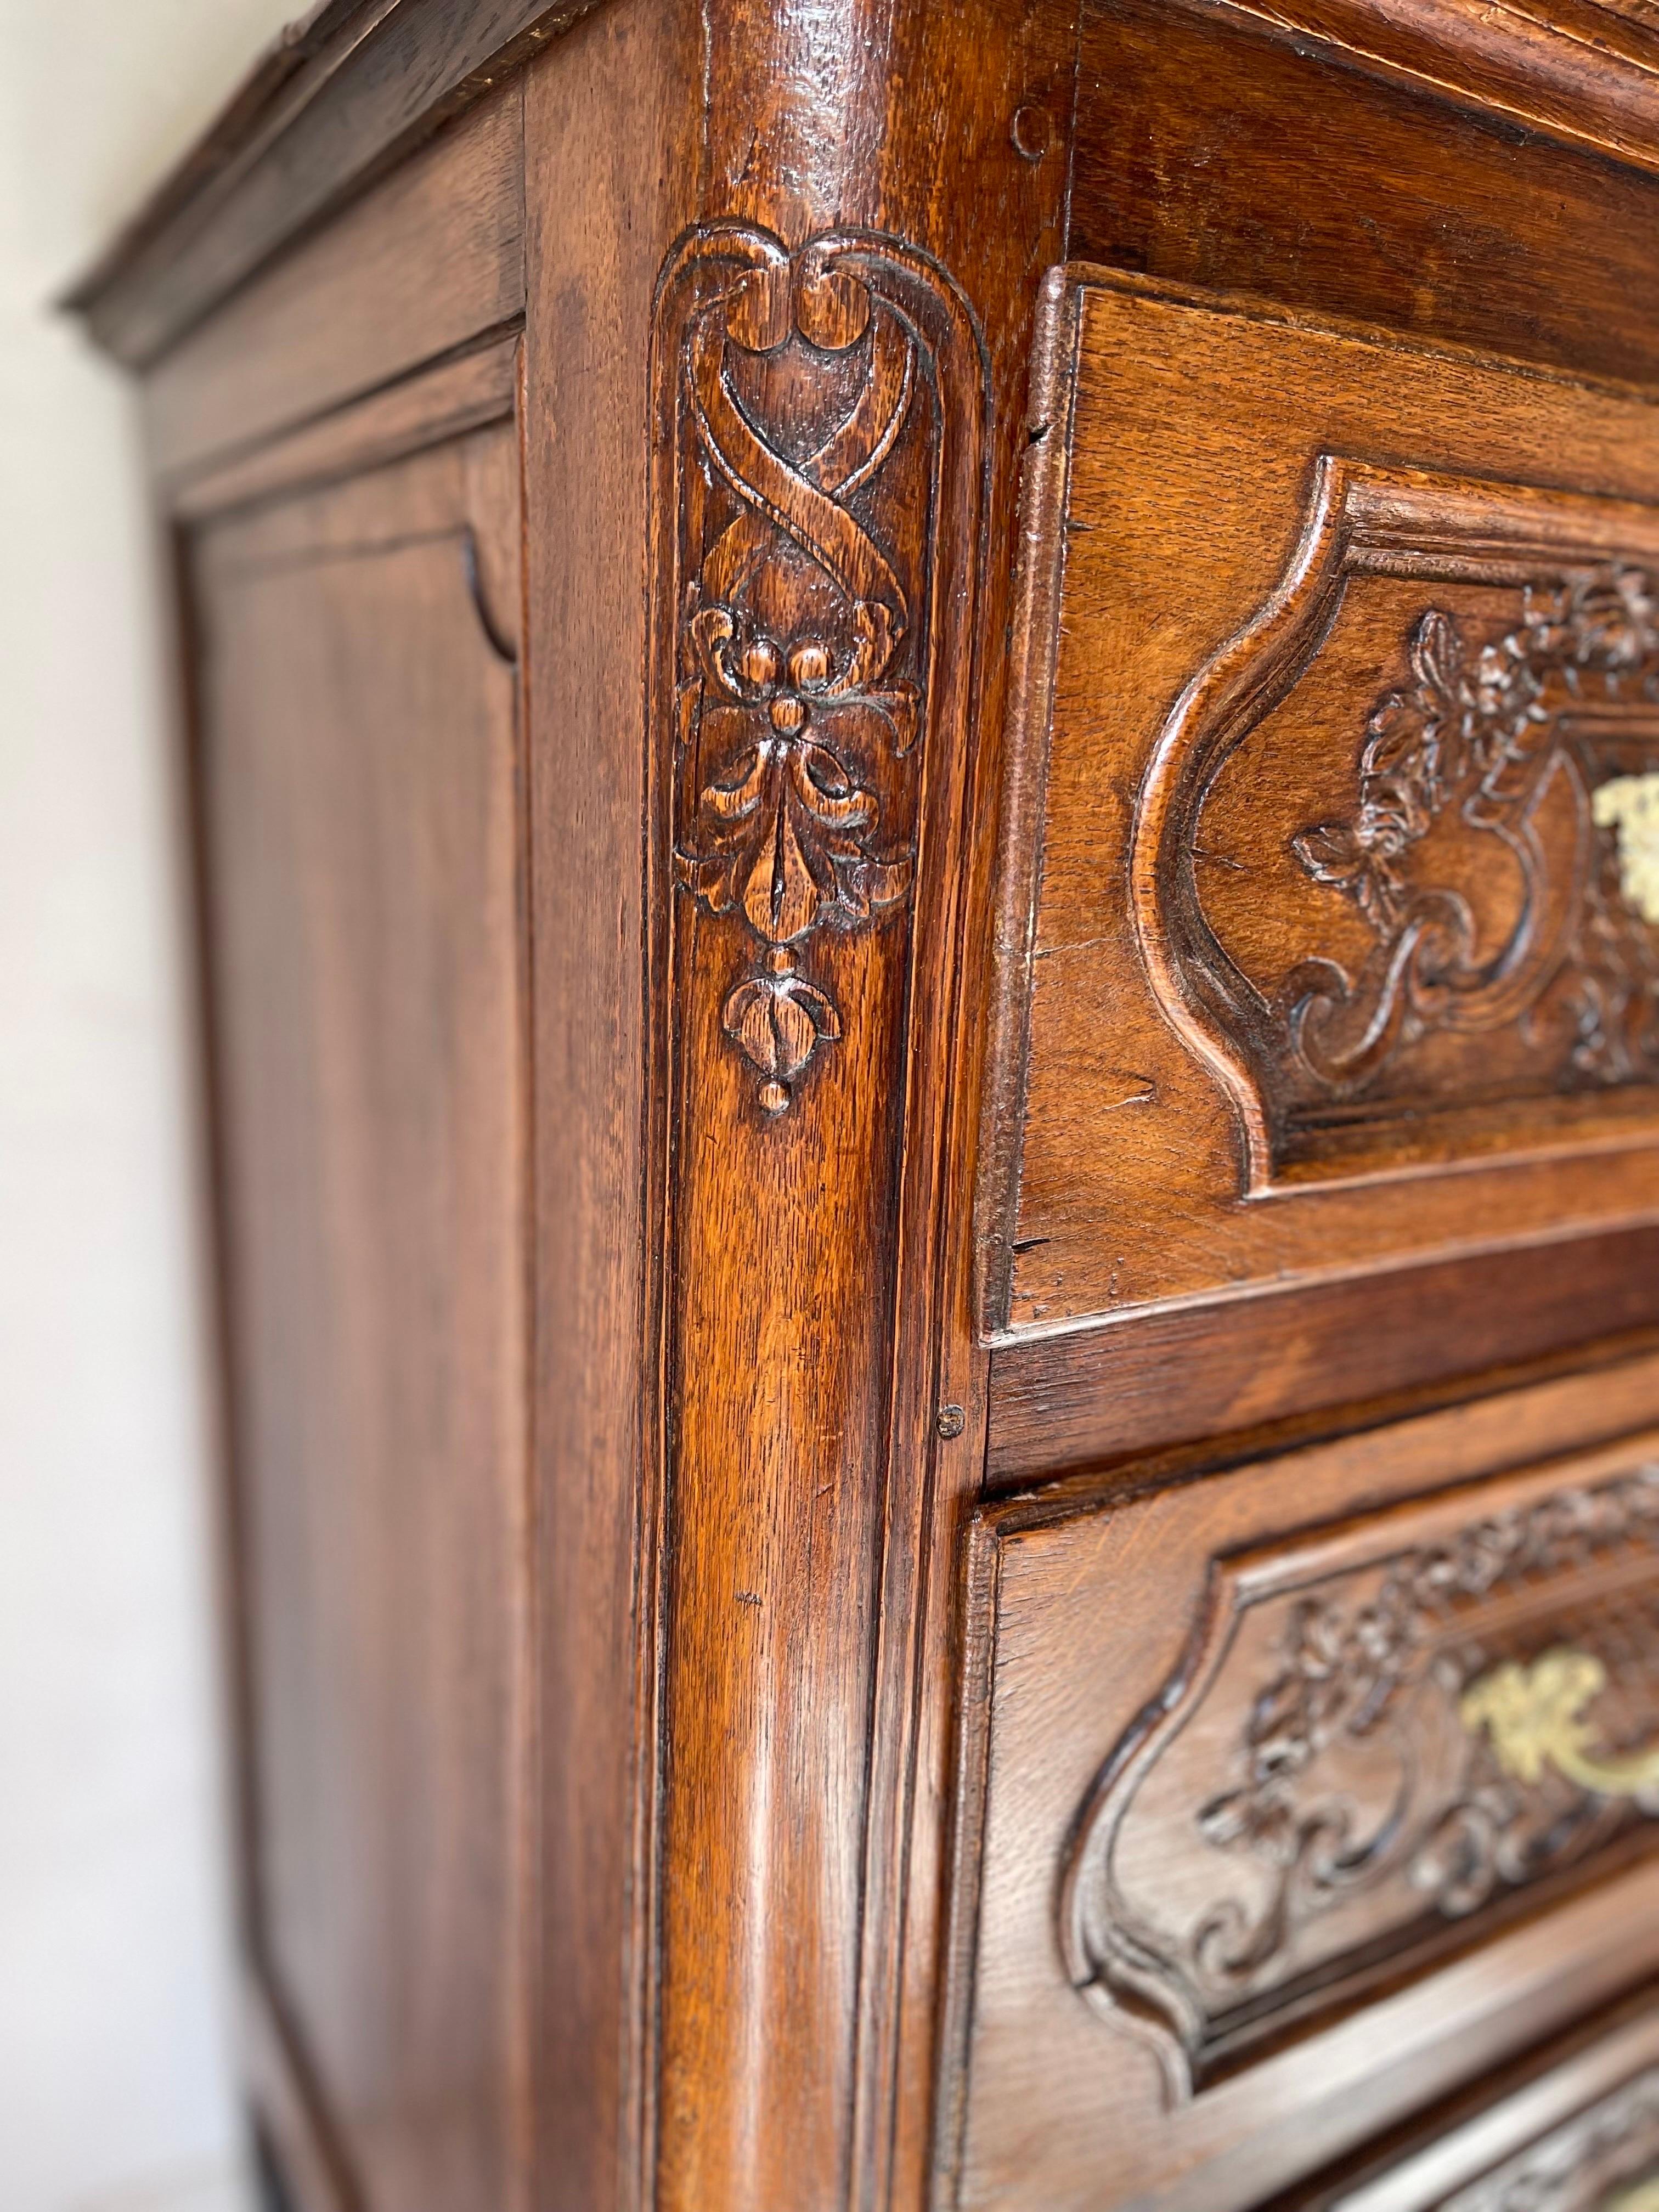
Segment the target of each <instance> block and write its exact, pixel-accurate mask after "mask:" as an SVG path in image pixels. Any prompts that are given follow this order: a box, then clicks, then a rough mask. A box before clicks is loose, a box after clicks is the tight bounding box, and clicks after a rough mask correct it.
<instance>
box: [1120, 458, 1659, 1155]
mask: <svg viewBox="0 0 1659 2212" xmlns="http://www.w3.org/2000/svg"><path fill="white" fill-rule="evenodd" d="M1655 564H1659V512H1656V511H1655V510H1654V509H1651V508H1649V507H1642V506H1638V505H1636V504H1634V503H1631V502H1624V501H1609V500H1598V499H1593V498H1589V497H1577V496H1570V495H1563V494H1560V493H1557V492H1552V491H1544V490H1528V489H1522V488H1519V487H1516V486H1513V485H1507V484H1499V483H1474V482H1471V481H1468V480H1466V479H1460V478H1456V477H1443V476H1435V475H1430V474H1427V473H1425V472H1420V471H1404V470H1384V469H1379V468H1376V467H1370V466H1367V465H1364V464H1362V463H1358V462H1353V461H1347V460H1343V459H1335V458H1333V457H1329V456H1327V457H1325V458H1323V459H1321V460H1320V462H1319V464H1318V465H1317V467H1316V471H1315V475H1314V489H1313V498H1312V504H1311V510H1310V515H1309V518H1308V521H1307V525H1306V527H1305V529H1304V533H1303V537H1302V540H1301V543H1300V544H1298V546H1297V550H1296V553H1295V556H1294V558H1293V560H1292V562H1291V568H1290V570H1289V573H1288V574H1287V575H1286V577H1285V580H1284V581H1283V583H1282V584H1281V586H1280V587H1279V590H1278V592H1276V593H1275V594H1274V596H1273V599H1272V600H1271V601H1270V602H1269V603H1268V605H1267V607H1265V608H1264V609H1263V611H1262V612H1261V615H1260V616H1259V617H1257V618H1256V620H1255V621H1254V622H1253V623H1250V624H1249V626H1248V627H1247V628H1246V629H1245V630H1244V631H1243V633H1242V634H1241V635H1239V636H1238V637H1237V638H1236V639H1235V640H1234V641H1232V642H1231V644H1230V645H1229V646H1227V647H1225V649H1224V651H1223V652H1222V653H1220V654H1219V655H1218V657H1217V658H1216V659H1214V660H1213V661H1212V663H1211V664H1210V665H1209V666H1208V667H1207V668H1206V669H1205V670H1204V671H1202V673H1201V674H1200V675H1199V676H1198V677H1197V678H1195V679H1194V682H1193V683H1192V684H1190V685H1189V686H1188V690H1186V692H1185V693H1184V694H1183V696H1182V699H1181V701H1180V702H1179V704H1178V706H1177V707H1176V711H1175V713H1174V714H1173V715H1172V716H1171V718H1170V724H1169V726H1168V727H1167V729H1166V730H1165V732H1164V736H1163V738H1161V740H1160V741H1159V744H1158V749H1157V750H1156V753H1155V755H1154V757H1153V761H1152V768H1151V770H1150V772H1149V775H1148V777H1147V781H1146V788H1145V793H1144V795H1143V799H1142V804H1141V807H1140V811H1139V817H1138V821H1137V825H1136V836H1135V854H1134V864H1133V866H1134V897H1135V919H1136V926H1137V930H1138V933H1139V941H1140V945H1141V947H1142V951H1143V953H1144V955H1145V957H1146V964H1147V968H1148V970H1149V972H1150V973H1151V975H1152V978H1153V981H1154V983H1155V986H1156V987H1157V990H1158V995H1159V997H1160V999H1161V1000H1162V1001H1163V1004H1164V1007H1165V1009H1166V1011H1167V1012H1168V1013H1169V1015H1170V1019H1171V1020H1172V1021H1173V1022H1174V1023H1175V1024H1176V1027H1177V1028H1178V1029H1179V1030H1181V1032H1182V1035H1183V1036H1185V1037H1186V1038H1187V1040H1188V1042H1189V1043H1190V1045H1191V1046H1192V1048H1193V1049H1194V1052H1196V1053H1197V1054H1199V1055H1200V1057H1201V1058H1202V1059H1204V1060H1205V1061H1206V1063H1207V1064H1208V1065H1209V1066H1211V1067H1212V1070H1213V1071H1214V1073H1215V1074H1216V1076H1217V1078H1218V1080H1219V1081H1220V1082H1221V1083H1222V1084H1223V1085H1225V1087H1226V1089H1227V1091H1229V1093H1230V1095H1231V1097H1232V1098H1233V1100H1234V1102H1235V1103H1236V1105H1237V1109H1238V1112H1239V1115H1240V1119H1241V1122H1242V1125H1243V1128H1244V1130H1245V1132H1246V1136H1247V1144H1248V1157H1249V1175H1250V1180H1251V1182H1252V1184H1253V1185H1254V1186H1256V1187H1265V1186H1267V1185H1269V1184H1271V1183H1272V1182H1273V1180H1274V1179H1275V1177H1276V1176H1279V1175H1280V1174H1282V1173H1283V1172H1284V1171H1285V1169H1286V1168H1287V1166H1290V1165H1292V1164H1297V1163H1300V1164H1304V1165H1305V1164H1308V1163H1310V1162H1316V1161H1317V1160H1318V1159H1319V1158H1321V1157H1322V1153H1323V1152H1324V1151H1325V1150H1326V1149H1327V1141H1328V1139H1329V1138H1330V1137H1331V1136H1332V1135H1334V1134H1337V1133H1340V1131H1341V1130H1342V1128H1343V1127H1344V1126H1345V1125H1349V1124H1352V1122H1354V1121H1360V1120H1364V1121H1377V1120H1378V1119H1379V1118H1383V1119H1386V1117H1387V1115H1389V1112H1390V1111H1393V1112H1395V1113H1397V1114H1407V1115H1412V1114H1420V1112H1421V1111H1422V1110H1423V1109H1425V1108H1429V1109H1432V1110H1434V1111H1435V1112H1437V1114H1439V1115H1442V1116H1444V1115H1448V1114H1450V1113H1455V1111H1456V1110H1457V1109H1458V1108H1460V1107H1467V1106H1472V1105H1482V1104H1489V1103H1492V1102H1493V1101H1495V1100H1497V1099H1499V1098H1513V1097H1526V1096H1534V1095H1541V1096H1544V1097H1550V1096H1554V1095H1559V1094H1561V1093H1564V1092H1565V1093H1571V1092H1576V1091H1596V1090H1600V1089H1604V1088H1606V1087H1607V1086H1611V1085H1624V1084H1630V1083H1645V1084H1649V1085H1651V1084H1652V1083H1653V1082H1654V1081H1655V1080H1656V1079H1659V927H1656V924H1655V921H1654V920H1653V919H1651V918H1650V915H1649V913H1648V910H1647V907H1648V902H1647V898H1646V890H1645V885H1646V880H1647V878H1646V874H1645V872H1644V871H1645V869H1646V867H1647V866H1648V862H1647V860H1646V858H1645V855H1646V854H1647V851H1648V847H1647V845H1646V843H1645V842H1644V838H1645V836H1646V825H1647V823H1648V818H1649V817H1648V813H1647V811H1646V808H1645V805H1644V793H1645V791H1646V788H1647V785H1646V781H1645V780H1646V779H1647V778H1649V777H1650V776H1652V775H1653V774H1654V770H1655V766H1656V763H1659V601H1656V586H1655V584H1654V580H1653V574H1652V568H1653V566H1654V565H1655ZM1378 580H1380V581H1382V582H1383V583H1384V584H1385V585H1386V587H1387V588H1386V590H1385V591H1383V592H1380V593H1376V594H1374V595H1373V596H1374V597H1376V598H1377V599H1381V601H1382V602H1383V604H1382V606H1381V607H1379V608H1378V609H1377V610H1376V612H1375V613H1373V612H1372V611H1370V609H1368V608H1367V607H1366V606H1365V605H1363V604H1359V605H1352V606H1351V605H1349V604H1348V603H1349V601H1350V600H1351V599H1354V598H1356V597H1358V599H1359V600H1360V601H1362V602H1363V600H1364V597H1365V594H1366V592H1367V586H1369V585H1370V584H1371V583H1373V582H1374V581H1378ZM1402 583H1403V584H1405V585H1407V586H1418V587H1420V588H1419V589H1417V590H1415V591H1408V592H1406V593H1405V594H1404V595H1403V596H1402V594H1401V591H1400V588H1399V587H1400V586H1401V584H1402ZM1401 607H1404V608H1406V609H1407V610H1408V611H1409V612H1408V616H1407V627H1406V628H1405V629H1404V632H1403V635H1396V636H1395V639H1394V640H1393V641H1392V642H1393V644H1394V647H1395V651H1394V653H1393V656H1392V658H1393V662H1394V671H1395V673H1397V676H1398V679H1399V680H1398V681H1397V682H1396V683H1395V684H1389V685H1388V686H1387V687H1386V688H1384V689H1383V690H1382V691H1381V692H1380V693H1379V694H1378V696H1376V697H1375V698H1374V699H1373V700H1371V701H1370V703H1369V704H1368V707H1367V708H1366V711H1365V713H1364V721H1363V726H1362V728H1361V730H1360V731H1359V732H1358V733H1357V734H1356V735H1355V736H1353V737H1352V738H1350V739H1349V744H1350V745H1351V747H1352V753H1353V769H1352V784H1351V789H1350V792H1349V794H1348V798H1347V803H1346V805H1344V806H1343V808H1342V810H1341V811H1340V812H1339V813H1336V814H1334V816H1332V817H1328V818H1327V819H1325V820H1322V821H1316V822H1313V823H1307V822H1297V820H1296V819H1295V818H1294V807H1295V803H1296V798H1297V781H1298V780H1299V779H1298V777H1297V773H1296V768H1295V764H1294V753H1295V750H1296V749H1297V748H1298V747H1305V745H1306V744H1307V742H1308V741H1309V740H1310V738H1312V739H1313V740H1314V741H1315V742H1316V743H1317V744H1319V745H1320V746H1321V747H1322V748H1323V747H1328V744H1329V743H1330V741H1331V738H1332V736H1333V735H1336V736H1340V729H1339V731H1338V732H1332V731H1331V730H1330V726H1329V723H1328V720H1326V719H1325V718H1324V714H1323V713H1322V714H1321V716H1320V719H1319V720H1318V721H1317V724H1316V725H1314V724H1313V723H1312V721H1311V718H1310V719H1308V720H1304V719H1301V718H1298V717H1297V715H1296V714H1295V711H1294V705H1293V694H1294V693H1295V692H1296V691H1297V688H1298V687H1299V686H1303V685H1308V684H1316V679H1317V674H1318V671H1319V664H1320V660H1321V657H1322V655H1324V654H1327V653H1335V654H1341V655H1344V656H1348V655H1352V656H1354V657H1358V656H1359V655H1360V654H1361V653H1374V652H1375V651H1376V649H1377V647H1379V645H1380V647H1381V648H1382V651H1383V653H1385V654H1386V653H1388V650H1389V644H1390V642H1391V641H1390V639H1389V629H1388V625H1389V622H1390V621H1391V620H1392V621H1394V622H1395V623H1396V624H1397V623H1398V620H1399V617H1398V614H1397V613H1396V612H1395V611H1396V610H1397V609H1400V608H1401ZM1340 617H1345V619H1343V620H1342V621H1341V624H1340V628H1339V618H1340ZM1281 710H1284V711H1281ZM1275 739H1277V742H1278V743H1279V745H1280V746H1281V747H1282V748H1283V749H1284V750H1285V752H1286V753H1287V754H1289V755H1291V759H1292V767H1291V770H1290V772H1289V773H1288V774H1287V775H1285V779H1284V781H1283V786H1282V787H1281V789H1280V790H1279V791H1275V792H1273V796H1272V797H1271V798H1270V799H1269V801H1268V804H1267V806H1266V807H1265V808H1264V810H1263V812H1262V817H1261V823H1260V828H1259V836H1260V838H1261V840H1266V841H1272V842H1275V843H1277V844H1278V845H1279V846H1280V847H1281V848H1289V850H1290V852H1291V853H1292V854H1294V856H1295V859H1296V861H1297V864H1298V866H1299V868H1300V870H1301V871H1302V872H1303V873H1304V875H1305V876H1306V877H1307V878H1310V879H1311V881H1312V882H1313V883H1315V884H1318V885H1320V886H1322V888H1323V889H1325V890H1327V891H1328V892H1329V893H1331V894H1332V902H1331V905H1330V908H1329V910H1328V914H1327V915H1325V916H1323V917H1322V916H1321V915H1319V914H1318V912H1317V911H1313V912H1310V911H1308V909H1307V908H1305V906H1302V907H1300V908H1291V906H1290V905H1289V904H1288V902H1287V903H1286V905H1285V908H1283V909H1282V910H1281V912H1280V913H1279V914H1273V913H1271V912H1269V913H1267V915H1265V916H1264V915H1262V914H1261V912H1259V911H1258V912H1256V913H1255V914H1253V915H1251V916H1250V917H1249V925H1248V931H1247V930H1246V928H1245V927H1241V926H1240V925H1239V922H1238V921H1235V923H1234V925H1233V927H1231V929H1230V927H1229V924H1228V922H1227V921H1212V902H1210V901H1209V900H1208V899H1207V898H1206V890H1207V889H1208V886H1209V884H1211V883H1212V882H1213V880H1214V878H1213V875H1212V874H1208V873H1206V871H1204V869H1203V867H1202V860H1203V857H1204V856H1205V854H1206V852H1207V851H1208V849H1209V848H1207V846H1206V836H1205V829H1204V818H1205V813H1206V805H1207V804H1208V802H1209V800H1210V799H1211V797H1212V793H1213V792H1214V791H1215V789H1216V786H1217V783H1218V779H1219V778H1220V777H1221V776H1222V775H1223V772H1224V770H1225V769H1226V767H1227V765H1228V763H1229V762H1230V761H1231V758H1232V757H1233V755H1234V754H1235V753H1240V752H1243V754H1245V755H1248V753H1249V750H1250V748H1251V746H1252V744H1253V743H1258V742H1261V743H1266V744H1273V743H1274V741H1275ZM1248 772H1249V767H1248V761H1247V760H1241V762H1240V763H1238V764H1237V766H1236V767H1235V769H1234V776H1235V780H1236V781H1237V780H1239V778H1240V777H1241V776H1242V775H1248ZM1256 788H1257V790H1258V791H1259V790H1260V786H1259V785H1258V786H1257V787H1256ZM1270 788H1271V787H1270ZM1280 808H1284V809H1287V810H1289V811H1285V812H1284V813H1283V814H1282V815H1281V814H1280V812H1279V809H1280ZM1247 865H1248V863H1247ZM1339 899H1340V900H1341V901H1343V902H1346V908H1347V909H1348V912H1347V914H1346V915H1345V914H1344V913H1343V911H1342V909H1341V908H1340V907H1338V906H1337V905H1336V904H1335V902H1336V901H1337V900H1339ZM1655 905H1656V911H1659V897H1656V901H1655ZM1322 919H1324V920H1326V921H1328V925H1329V927H1328V931H1327V932H1324V933H1321V932H1320V931H1319V929H1318V928H1317V927H1313V928H1312V929H1311V930H1310V923H1311V924H1314V925H1317V923H1318V922H1319V921H1321V920H1322ZM1355 921H1358V923H1360V924H1361V925H1363V927H1362V928H1361V929H1359V930H1358V931H1357V930H1356V929H1355V928H1354V927H1353V924H1354V922H1355ZM1247 934H1248V937H1249V939H1251V940H1253V942H1252V943H1249V944H1247V943H1245V942H1243V939H1245V938H1246V936H1247ZM1269 937H1271V951H1270V952H1268V951H1264V945H1263V940H1264V939H1267V938H1269ZM1333 939H1340V940H1341V943H1342V950H1341V951H1340V952H1334V951H1329V950H1327V949H1326V947H1327V945H1328V944H1329V943H1330V942H1331V941H1332V940H1333ZM1230 940H1231V943H1230ZM1235 945H1236V946H1237V952H1235V950H1234V949H1232V947H1233V946H1235ZM1350 946H1354V947H1355V948H1356V949H1355V950H1352V951H1351V950H1349V947H1350ZM1253 956H1254V957H1253ZM1252 969H1254V970H1255V972H1254V973H1252V972H1251V971H1252Z"/></svg>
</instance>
